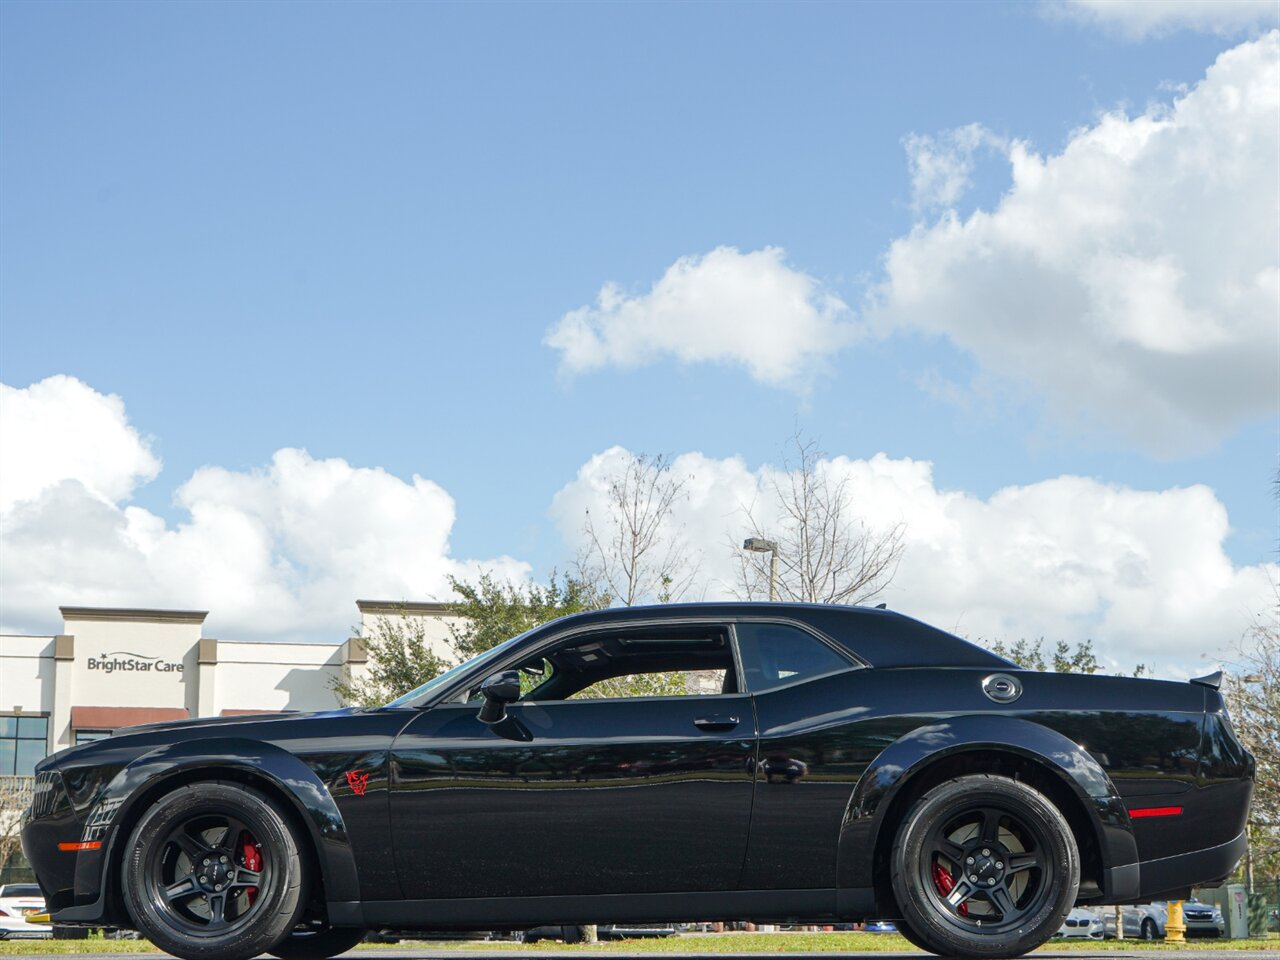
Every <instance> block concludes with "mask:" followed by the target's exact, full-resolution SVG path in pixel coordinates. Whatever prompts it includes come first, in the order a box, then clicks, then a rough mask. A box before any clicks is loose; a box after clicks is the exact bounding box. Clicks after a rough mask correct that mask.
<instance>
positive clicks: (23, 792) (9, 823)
mask: <svg viewBox="0 0 1280 960" xmlns="http://www.w3.org/2000/svg"><path fill="white" fill-rule="evenodd" d="M34 783H35V777H12V776H5V777H0V873H3V871H4V868H5V867H6V866H7V865H8V863H9V861H10V860H13V859H15V858H16V857H17V855H18V854H19V853H21V852H22V839H21V837H20V836H19V830H20V829H21V827H22V811H23V810H24V809H25V808H26V806H27V805H28V804H29V803H30V802H31V792H32V786H33V785H34Z"/></svg>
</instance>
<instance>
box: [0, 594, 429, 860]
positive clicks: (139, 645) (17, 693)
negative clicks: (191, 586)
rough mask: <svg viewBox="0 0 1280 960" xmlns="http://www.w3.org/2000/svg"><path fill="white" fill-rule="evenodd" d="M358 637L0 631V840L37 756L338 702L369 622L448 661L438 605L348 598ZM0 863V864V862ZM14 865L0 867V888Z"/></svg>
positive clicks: (160, 620)
mask: <svg viewBox="0 0 1280 960" xmlns="http://www.w3.org/2000/svg"><path fill="white" fill-rule="evenodd" d="M356 607H357V610H358V611H359V615H360V630H359V634H358V635H357V636H354V637H349V638H347V639H346V640H343V641H342V642H334V641H330V642H315V643H271V642H262V641H242V640H222V639H215V638H213V637H206V636H204V635H203V626H204V621H205V617H206V616H207V613H206V612H205V611H198V610H129V609H117V608H104V607H62V608H61V611H62V620H63V630H62V633H60V634H58V635H56V636H43V637H33V636H12V635H0V840H2V839H3V837H4V835H5V834H6V832H9V831H10V830H11V827H12V821H13V818H14V813H15V810H16V809H20V805H21V804H22V803H23V802H24V801H23V797H24V795H25V794H26V792H27V790H28V789H29V780H30V777H31V773H32V768H33V767H34V766H35V764H36V762H37V761H38V760H40V759H41V758H42V757H44V756H46V755H47V754H50V753H53V752H55V751H57V750H61V749H63V748H65V747H69V746H72V745H74V744H77V743H84V742H86V741H89V740H96V739H100V738H102V737H105V736H109V735H110V734H112V733H114V732H115V731H116V730H119V729H121V728H123V727H129V726H133V725H135V724H139V723H150V722H152V721H157V720H180V719H186V718H188V717H215V716H232V715H236V714H249V713H262V712H264V711H266V712H277V711H284V710H299V711H303V710H327V709H331V708H333V707H337V706H340V704H339V702H338V699H337V697H336V696H335V694H334V692H333V688H332V682H333V680H334V679H335V678H339V677H342V676H344V675H349V676H352V677H354V678H360V677H362V676H363V675H365V673H366V671H367V655H366V649H365V637H367V636H369V635H370V634H371V633H372V631H373V628H374V626H375V621H376V620H377V619H378V618H379V617H390V618H397V617H410V618H414V619H415V620H416V621H417V622H419V623H421V625H422V627H423V633H424V636H425V638H426V639H427V640H428V642H429V643H430V644H431V645H432V646H433V647H434V648H435V649H436V650H437V652H439V653H440V654H442V655H448V652H449V648H448V646H447V641H448V638H449V629H448V623H449V621H450V619H451V617H452V615H451V613H450V612H449V610H448V608H447V607H446V606H445V605H443V604H438V603H397V602H391V601H373V600H357V601H356ZM0 859H2V858H0ZM21 866H22V865H21V864H19V863H15V862H10V863H9V864H8V865H7V866H6V865H5V864H3V863H0V882H3V881H4V879H5V878H6V876H17V875H20V872H21V871H20V867H21Z"/></svg>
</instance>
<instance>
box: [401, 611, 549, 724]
mask: <svg viewBox="0 0 1280 960" xmlns="http://www.w3.org/2000/svg"><path fill="white" fill-rule="evenodd" d="M535 629H536V628H535ZM532 632H533V630H526V631H525V632H524V633H522V634H519V635H518V636H514V637H512V638H511V639H510V640H504V641H503V642H502V643H500V644H498V645H497V646H496V647H490V648H489V649H488V650H486V651H484V653H478V654H476V655H475V656H474V657H472V658H471V659H470V660H464V661H463V662H462V663H460V664H458V665H457V666H456V667H450V668H449V669H448V670H446V671H445V672H444V673H442V674H440V676H438V677H436V678H434V679H432V680H428V681H427V682H426V683H424V684H423V685H422V686H420V687H415V688H414V689H413V690H410V691H409V692H408V693H406V694H404V695H403V696H399V697H396V698H395V699H394V700H392V701H391V702H390V703H388V704H385V705H384V706H385V707H412V706H416V705H417V701H419V700H421V699H422V698H423V697H425V696H426V695H427V694H428V693H430V692H431V691H432V690H438V689H440V688H441V687H444V686H447V685H448V684H449V683H451V682H452V681H454V680H456V679H458V678H459V677H461V676H462V675H463V674H465V673H468V672H470V671H471V670H477V671H478V670H479V669H480V667H482V666H483V665H484V664H486V663H488V662H489V661H491V660H496V659H498V658H499V657H501V656H502V655H503V654H504V653H506V652H507V651H508V650H509V649H511V647H512V646H514V645H515V644H516V643H517V642H519V641H520V640H523V639H524V638H525V637H527V636H528V635H529V634H531V633H532Z"/></svg>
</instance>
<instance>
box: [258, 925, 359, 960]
mask: <svg viewBox="0 0 1280 960" xmlns="http://www.w3.org/2000/svg"><path fill="white" fill-rule="evenodd" d="M363 939H364V931H363V930H359V929H357V928H355V927H321V928H320V929H318V930H295V931H294V932H293V933H291V934H289V935H288V936H287V937H285V938H284V939H283V940H281V941H280V942H279V943H277V944H276V945H275V946H274V947H272V948H271V949H270V951H268V952H269V953H270V954H271V955H272V956H273V957H279V958H280V960H329V958H330V957H336V956H338V954H340V953H346V952H347V951H348V950H350V949H351V948H352V947H354V946H355V945H356V944H357V943H359V942H360V941H361V940H363Z"/></svg>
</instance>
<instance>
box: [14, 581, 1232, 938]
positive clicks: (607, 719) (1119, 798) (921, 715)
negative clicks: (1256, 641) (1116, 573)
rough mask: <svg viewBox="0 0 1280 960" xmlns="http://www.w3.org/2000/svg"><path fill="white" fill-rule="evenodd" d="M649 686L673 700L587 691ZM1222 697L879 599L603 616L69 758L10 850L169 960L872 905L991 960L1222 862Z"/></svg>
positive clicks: (55, 763) (52, 764)
mask: <svg viewBox="0 0 1280 960" xmlns="http://www.w3.org/2000/svg"><path fill="white" fill-rule="evenodd" d="M653 674H666V675H672V674H676V675H683V678H682V682H681V683H679V684H678V685H677V686H676V687H674V688H673V687H672V686H671V685H670V684H669V683H668V684H667V685H666V686H663V685H659V684H653V685H651V687H650V688H649V689H656V690H659V691H661V692H664V693H667V694H669V693H670V692H671V690H672V689H676V690H677V692H685V695H679V696H671V695H662V696H626V697H616V696H614V697H611V698H606V697H602V696H600V692H601V691H602V690H603V689H605V688H607V687H609V686H610V685H612V687H613V689H612V690H610V691H609V692H612V693H615V694H616V693H617V687H618V684H619V681H618V679H617V678H621V677H630V678H635V677H643V676H645V675H653ZM627 682H629V683H631V684H632V687H631V688H624V692H626V690H631V692H637V691H639V690H641V689H643V687H642V685H641V684H639V682H637V681H635V680H634V679H633V680H630V681H627ZM1217 686H1218V678H1217V677H1216V676H1215V677H1208V678H1204V679H1202V680H1198V681H1193V682H1191V683H1171V682H1164V681H1156V680H1138V679H1127V678H1121V677H1102V676H1080V675H1060V674H1046V673H1034V672H1024V671H1021V670H1018V669H1016V668H1015V667H1013V666H1012V665H1011V664H1009V663H1008V662H1006V661H1005V660H1002V659H1001V658H999V657H997V656H995V655H993V654H991V653H989V652H987V651H985V650H982V649H979V648H978V647H975V646H972V645H971V644H969V643H966V642H965V641H963V640H961V639H959V638H957V637H954V636H952V635H950V634H948V633H944V632H943V631H940V630H936V629H934V628H932V627H929V626H926V625H925V624H923V623H920V622H918V621H915V620H912V619H910V618H908V617H904V616H901V615H899V614H895V613H892V612H889V611H883V610H871V609H865V608H856V607H831V606H808V605H793V604H743V603H736V604H697V605H670V606H661V607H651V608H636V607H632V608H628V609H613V610H605V611H601V612H596V613H588V614H580V615H577V616H572V617H566V618H564V619H561V620H557V621H555V622H552V623H548V624H545V625H543V626H541V627H538V628H537V629H535V630H531V631H530V632H528V633H526V634H523V635H521V636H519V637H516V638H514V639H512V640H510V641H508V642H506V643H504V644H502V645H500V646H498V647H495V648H494V649H492V650H490V651H488V652H487V653H484V654H482V655H480V656H479V657H476V658H475V659H473V660H471V661H469V662H467V663H464V664H462V665H461V666H459V667H456V668H454V669H453V670H450V671H449V672H447V673H445V674H444V675H443V676H440V677H437V678H436V679H435V680H432V681H431V682H430V683H427V684H425V685H423V686H422V687H420V688H418V689H417V690H415V691H413V692H412V693H410V694H408V695H406V696H404V697H401V698H400V699H399V700H396V701H394V702H393V703H390V704H387V705H386V706H385V707H382V708H379V709H373V710H337V711H331V712H327V713H318V714H311V715H297V714H294V715H270V716H265V715H264V716H259V717H249V718H245V717H236V718H226V719H205V720H191V721H184V722H179V723H164V724H152V725H149V726H144V727H136V728H133V729H131V730H127V731H124V732H123V733H120V734H118V735H116V736H114V737H111V738H110V739H108V740H104V741H100V742H97V743H92V744H86V745H84V746H80V747H75V748H73V749H70V750H66V751H63V752H62V753H58V754H56V755H54V756H51V757H49V758H48V759H46V760H44V761H43V762H42V763H41V764H39V766H38V768H37V778H36V793H35V799H34V802H33V804H32V807H31V809H30V811H29V812H28V815H27V818H26V822H25V824H24V826H23V831H22V841H23V847H24V849H25V851H26V854H27V857H28V858H29V859H30V861H31V863H32V865H33V866H34V867H35V870H36V874H37V876H38V878H39V881H40V886H41V888H42V889H43V891H44V893H45V895H46V897H47V899H48V903H49V906H50V908H51V910H52V913H53V920H54V922H55V923H60V924H84V925H93V926H104V925H106V926H122V927H135V928H137V929H138V930H141V931H142V932H143V933H144V934H145V935H146V936H147V937H149V938H150V939H151V940H152V941H154V942H155V943H156V944H158V945H159V946H161V947H162V948H164V949H165V950H167V951H169V952H171V953H174V954H176V955H178V956H180V957H185V958H189V960H197V958H210V960H214V958H220V960H242V958H247V957H250V956H253V955H255V954H257V953H260V952H263V951H266V952H270V953H273V954H275V955H276V956H279V957H283V958H295V957H299V958H300V957H329V956H333V955H334V954H336V953H339V952H341V951H343V950H345V949H347V948H348V947H350V946H351V945H353V944H354V943H355V942H356V941H357V940H358V939H359V937H360V935H361V933H362V931H363V930H365V929H366V928H380V927H390V928H395V929H419V930H449V929H467V930H474V929H521V928H527V927H532V926H536V925H540V924H573V923H592V922H603V921H612V922H617V921H624V922H640V923H643V922H667V921H696V920H720V919H724V920H754V921H760V922H770V921H774V922H789V921H808V922H833V921H834V922H839V921H849V920H860V919H864V918H870V917H891V918H896V919H895V923H896V924H897V926H898V929H899V930H900V931H901V932H902V933H903V934H904V935H905V936H906V937H907V938H908V939H909V940H911V941H912V942H913V943H916V944H918V945H920V946H922V947H924V948H925V949H928V950H932V951H935V952H938V953H944V954H950V955H959V956H966V957H1008V956H1015V955H1018V954H1021V953H1024V952H1026V951H1028V950H1030V949H1032V948H1033V947H1036V946H1038V945H1039V944H1041V943H1042V942H1044V941H1045V940H1047V939H1048V938H1049V937H1051V936H1052V935H1053V934H1054V933H1055V932H1057V930H1058V928H1059V927H1060V926H1061V925H1062V921H1063V918H1064V917H1065V916H1066V915H1067V912H1068V911H1069V910H1071V908H1072V907H1073V906H1075V905H1076V904H1077V903H1081V904H1095V905H1096V904H1109V903H1131V902H1140V901H1149V900H1153V899H1157V898H1161V899H1163V898H1173V897H1185V896H1186V895H1187V892H1188V888H1189V887H1190V886H1191V885H1192V884H1198V883H1212V882H1214V881H1218V880H1221V879H1223V878H1224V877H1226V876H1227V875H1228V874H1229V873H1230V872H1231V870H1232V869H1233V868H1234V866H1235V864H1236V862H1237V860H1238V859H1239V857H1240V856H1241V854H1242V853H1243V851H1244V844H1245V838H1244V823H1245V816H1246V812H1247V808H1248V805H1249V795H1250V791H1251V789H1252V778H1253V769H1254V763H1253V758H1252V757H1251V756H1250V755H1249V754H1248V753H1247V752H1246V751H1245V750H1244V749H1243V748H1242V747H1241V746H1240V744H1239V742H1238V741H1237V740H1236V738H1235V735H1234V734H1233V732H1232V729H1231V723H1230V721H1229V719H1228V717H1227V714H1226V711H1225V710H1224V707H1223V700H1222V697H1221V696H1220V695H1219V693H1218V689H1217Z"/></svg>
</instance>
